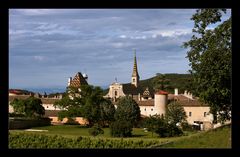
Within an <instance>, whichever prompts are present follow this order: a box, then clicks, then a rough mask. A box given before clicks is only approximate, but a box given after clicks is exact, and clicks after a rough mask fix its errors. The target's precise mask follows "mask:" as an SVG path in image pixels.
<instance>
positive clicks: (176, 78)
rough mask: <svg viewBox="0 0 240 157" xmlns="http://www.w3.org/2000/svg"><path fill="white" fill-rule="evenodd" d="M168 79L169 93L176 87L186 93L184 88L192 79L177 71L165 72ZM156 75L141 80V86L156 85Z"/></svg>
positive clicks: (151, 86)
mask: <svg viewBox="0 0 240 157" xmlns="http://www.w3.org/2000/svg"><path fill="white" fill-rule="evenodd" d="M165 76H166V79H168V80H169V88H168V89H167V90H166V91H167V92H169V93H174V88H178V93H184V90H186V86H187V84H188V81H189V79H190V76H191V75H190V74H175V73H169V74H165ZM155 77H156V76H154V77H151V78H149V79H146V80H140V83H139V84H140V86H142V87H147V86H148V87H149V88H153V87H154V83H153V80H154V78H155ZM126 84H130V83H126ZM108 90H109V88H108V89H106V90H104V94H107V93H108Z"/></svg>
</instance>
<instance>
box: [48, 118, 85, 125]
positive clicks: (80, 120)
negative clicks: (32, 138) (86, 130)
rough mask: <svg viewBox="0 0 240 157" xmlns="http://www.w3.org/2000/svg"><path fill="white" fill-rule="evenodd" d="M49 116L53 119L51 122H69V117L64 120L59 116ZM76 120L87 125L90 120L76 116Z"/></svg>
mask: <svg viewBox="0 0 240 157" xmlns="http://www.w3.org/2000/svg"><path fill="white" fill-rule="evenodd" d="M49 118H51V119H52V121H51V123H66V122H67V120H68V119H67V118H63V120H62V121H60V120H59V119H58V117H49ZM75 121H77V122H78V123H79V124H81V125H86V124H88V121H87V120H86V119H84V118H83V117H76V118H75Z"/></svg>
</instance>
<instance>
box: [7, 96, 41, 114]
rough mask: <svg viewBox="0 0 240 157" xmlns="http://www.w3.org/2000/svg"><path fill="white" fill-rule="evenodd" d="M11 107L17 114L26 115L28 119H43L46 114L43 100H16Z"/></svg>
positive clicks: (29, 98)
mask: <svg viewBox="0 0 240 157" xmlns="http://www.w3.org/2000/svg"><path fill="white" fill-rule="evenodd" d="M10 105H11V106H12V107H13V109H14V112H15V113H17V114H24V115H25V116H26V117H41V116H43V115H44V114H45V109H44V107H43V106H42V101H41V99H38V98H34V97H32V96H31V97H28V98H27V99H26V100H19V99H14V100H13V101H12V102H11V103H10Z"/></svg>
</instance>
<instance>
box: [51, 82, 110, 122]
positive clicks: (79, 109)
mask: <svg viewBox="0 0 240 157" xmlns="http://www.w3.org/2000/svg"><path fill="white" fill-rule="evenodd" d="M68 93H69V95H67V96H65V97H63V98H62V99H61V100H59V101H57V102H55V105H56V106H59V107H62V108H63V109H65V110H63V111H61V112H59V114H58V117H59V118H60V119H63V118H64V117H69V118H75V117H83V118H85V119H87V120H88V124H89V126H93V125H94V124H96V123H99V124H100V125H105V124H106V123H110V121H111V120H112V119H113V118H112V117H113V114H114V111H115V108H114V106H113V104H112V103H111V102H109V101H108V100H106V99H104V98H103V91H102V89H101V88H100V87H94V86H91V85H81V87H80V90H79V89H78V88H75V87H70V88H68Z"/></svg>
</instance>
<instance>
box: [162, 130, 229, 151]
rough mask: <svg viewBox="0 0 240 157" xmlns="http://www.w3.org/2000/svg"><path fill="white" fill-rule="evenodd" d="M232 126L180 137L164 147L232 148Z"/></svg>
mask: <svg viewBox="0 0 240 157" xmlns="http://www.w3.org/2000/svg"><path fill="white" fill-rule="evenodd" d="M231 139H232V137H231V126H230V125H228V126H224V127H221V128H218V129H216V130H211V131H208V132H203V133H199V134H195V135H193V136H191V137H187V138H184V139H179V140H177V141H175V142H173V143H169V144H166V145H163V146H161V147H162V148H231V145H232V144H231V143H232V140H231Z"/></svg>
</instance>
